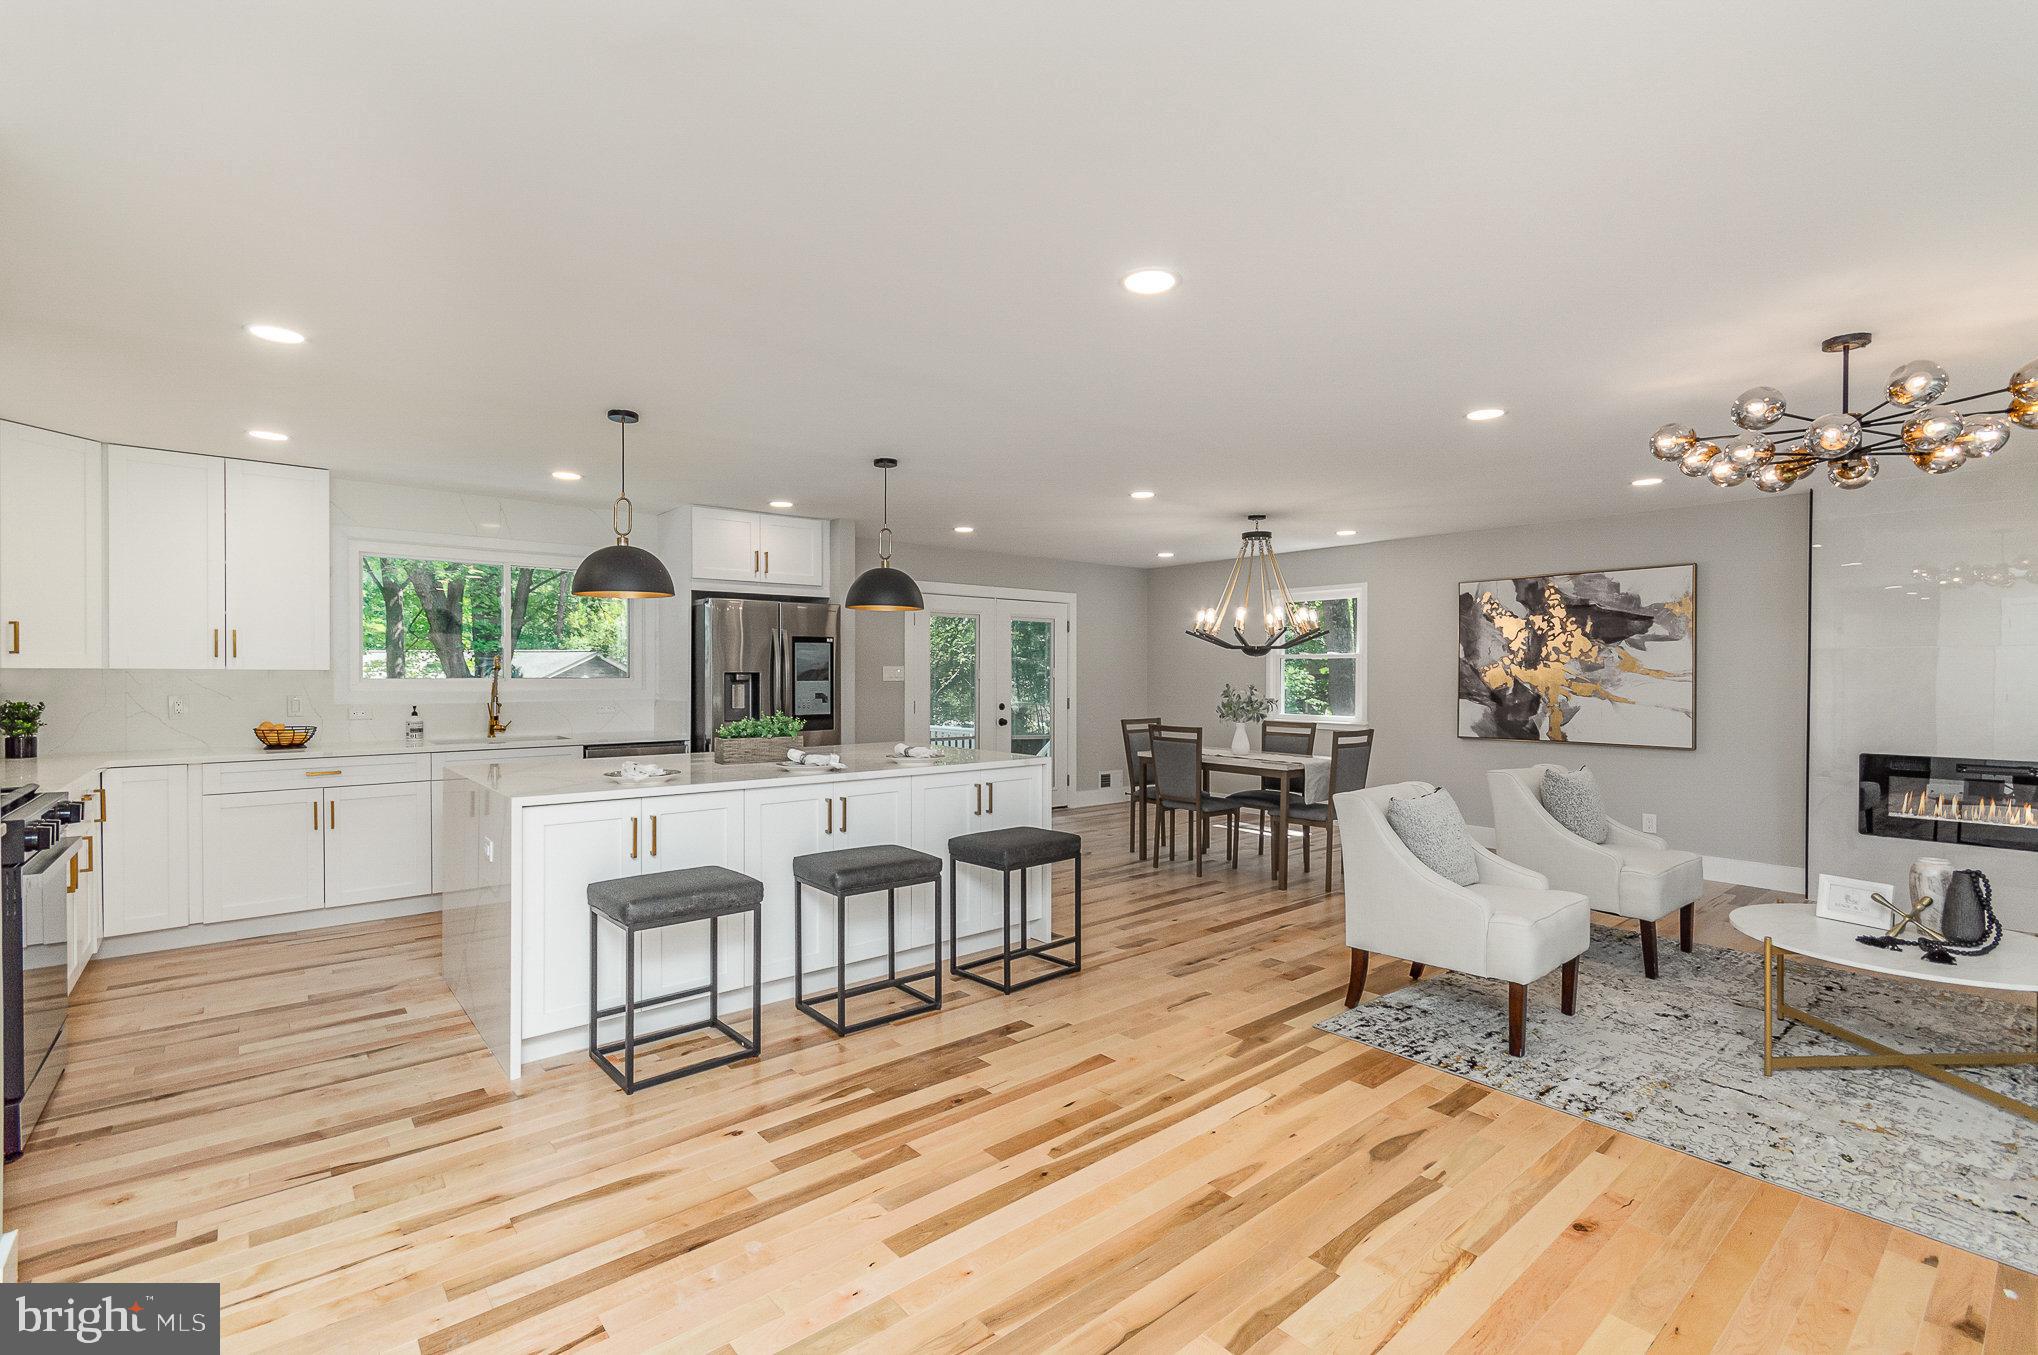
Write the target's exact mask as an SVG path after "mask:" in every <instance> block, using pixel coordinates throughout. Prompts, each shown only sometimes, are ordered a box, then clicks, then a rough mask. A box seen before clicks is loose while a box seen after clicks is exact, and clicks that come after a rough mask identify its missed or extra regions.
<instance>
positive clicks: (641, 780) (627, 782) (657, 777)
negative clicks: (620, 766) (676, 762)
mask: <svg viewBox="0 0 2038 1355" xmlns="http://www.w3.org/2000/svg"><path fill="white" fill-rule="evenodd" d="M602 775H603V776H605V777H607V778H608V779H609V780H611V781H614V782H616V783H617V784H618V785H624V786H649V785H653V784H655V783H657V782H660V781H670V780H672V778H673V777H675V776H678V775H679V773H678V772H657V773H654V774H653V775H650V776H625V775H624V774H623V773H622V772H619V771H616V772H603V773H602Z"/></svg>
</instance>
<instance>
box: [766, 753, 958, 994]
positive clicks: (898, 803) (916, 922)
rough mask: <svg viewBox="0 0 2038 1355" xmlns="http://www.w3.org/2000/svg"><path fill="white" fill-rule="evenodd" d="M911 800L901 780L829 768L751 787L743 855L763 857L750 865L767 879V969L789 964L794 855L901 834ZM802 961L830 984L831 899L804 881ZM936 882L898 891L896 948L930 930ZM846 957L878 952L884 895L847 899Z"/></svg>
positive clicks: (779, 970)
mask: <svg viewBox="0 0 2038 1355" xmlns="http://www.w3.org/2000/svg"><path fill="white" fill-rule="evenodd" d="M910 816H911V804H910V802H909V800H908V795H907V790H906V786H905V783H904V782H903V781H877V782H867V781H851V782H846V783H844V782H839V781H834V780H832V779H831V778H829V777H828V776H827V775H825V774H824V775H822V776H819V777H814V778H807V779H804V780H802V781H800V782H798V783H797V784H793V785H788V786H784V787H773V788H770V789H766V790H755V791H751V792H750V799H749V804H748V806H747V808H746V812H745V823H744V836H745V842H746V849H745V859H747V860H749V861H751V862H753V863H761V864H760V865H758V867H757V868H756V869H754V870H751V871H750V872H748V873H749V874H751V875H754V876H756V877H757V878H758V879H759V880H761V881H762V882H763V884H764V915H765V926H764V977H765V978H766V980H773V979H780V978H785V977H788V976H790V975H791V974H792V972H793V899H794V895H795V891H794V888H793V872H792V862H793V858H794V857H796V856H805V855H807V854H808V853H810V852H832V851H841V850H844V849H846V848H849V847H870V846H877V845H880V844H884V843H902V842H905V841H906V834H907V825H908V823H909V821H910ZM803 892H804V894H805V901H806V911H805V913H804V914H802V922H803V924H804V926H805V929H806V935H805V938H804V939H805V946H804V951H805V954H804V957H803V961H802V962H803V964H804V966H805V969H806V972H807V974H808V976H809V978H810V979H811V982H810V983H809V985H808V987H809V990H810V991H812V990H815V989H827V988H832V987H833V986H834V982H835V980H834V972H833V971H834V965H835V915H834V907H835V903H834V900H833V899H832V898H829V897H828V896H827V895H825V894H823V893H822V892H821V891H819V890H817V889H812V888H809V889H806V890H804V891H803ZM933 906H934V889H933V886H932V885H923V886H916V887H915V888H912V889H908V890H905V891H903V892H902V893H901V894H900V896H899V934H900V937H901V938H902V944H901V949H910V948H911V947H912V946H915V945H919V944H923V942H922V940H921V938H923V937H928V936H931V934H932V930H933V925H934V923H933V917H934V915H933V911H932V909H933ZM849 915H850V919H851V921H850V928H849V957H848V958H849V960H850V962H851V963H854V962H855V961H857V960H861V959H866V958H868V957H870V956H873V955H878V954H882V953H883V950H884V943H885V930H884V922H883V918H884V896H883V895H882V894H877V895H868V896H865V895H858V896H855V897H852V898H851V899H850V901H849Z"/></svg>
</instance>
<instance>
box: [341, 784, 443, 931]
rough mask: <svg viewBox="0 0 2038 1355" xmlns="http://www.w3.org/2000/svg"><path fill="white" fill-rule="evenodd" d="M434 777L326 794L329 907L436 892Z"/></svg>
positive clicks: (343, 787)
mask: <svg viewBox="0 0 2038 1355" xmlns="http://www.w3.org/2000/svg"><path fill="white" fill-rule="evenodd" d="M432 791H433V784H432V783H431V782H430V781H404V782H398V783H396V784H394V785H385V786H335V787H334V788H333V789H331V790H329V791H327V792H326V793H325V834H326V840H325V906H326V907H328V908H341V907H344V906H346V905H347V904H350V903H375V902H378V901H379V900H382V899H408V898H412V897H414V896H416V895H419V894H429V893H431V892H432Z"/></svg>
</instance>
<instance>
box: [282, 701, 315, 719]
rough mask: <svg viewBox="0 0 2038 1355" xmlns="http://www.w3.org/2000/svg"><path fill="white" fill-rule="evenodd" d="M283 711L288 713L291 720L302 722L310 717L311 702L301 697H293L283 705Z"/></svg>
mask: <svg viewBox="0 0 2038 1355" xmlns="http://www.w3.org/2000/svg"><path fill="white" fill-rule="evenodd" d="M283 709H284V710H285V711H287V712H289V715H290V718H291V719H293V720H303V719H307V718H309V717H310V715H311V702H309V701H307V700H305V699H304V698H303V697H301V696H293V697H291V698H290V699H289V700H288V701H286V702H284V703H283Z"/></svg>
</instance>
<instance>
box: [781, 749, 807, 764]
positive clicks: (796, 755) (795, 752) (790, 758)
mask: <svg viewBox="0 0 2038 1355" xmlns="http://www.w3.org/2000/svg"><path fill="white" fill-rule="evenodd" d="M785 760H786V761H787V762H805V761H806V760H807V755H806V754H805V753H804V752H802V751H801V750H800V749H797V748H788V749H786V750H785Z"/></svg>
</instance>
